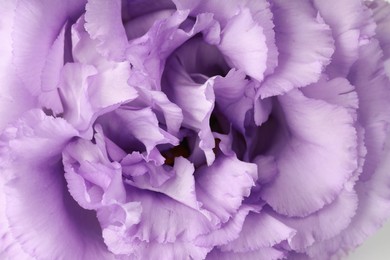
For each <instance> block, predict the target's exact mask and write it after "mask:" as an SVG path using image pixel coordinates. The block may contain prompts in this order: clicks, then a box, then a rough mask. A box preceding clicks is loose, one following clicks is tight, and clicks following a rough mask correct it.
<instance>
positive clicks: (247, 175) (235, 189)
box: [195, 155, 257, 223]
mask: <svg viewBox="0 0 390 260" xmlns="http://www.w3.org/2000/svg"><path fill="white" fill-rule="evenodd" d="M195 175H196V195H197V197H198V200H199V201H200V202H201V203H202V204H203V208H205V209H207V210H209V211H210V212H212V213H214V214H215V215H216V216H218V217H219V219H220V220H221V222H222V223H225V222H227V221H228V220H229V218H230V217H232V216H233V215H234V214H235V213H236V212H237V210H238V209H239V208H240V206H241V203H242V200H243V199H244V197H247V196H249V194H250V189H251V188H252V186H253V185H254V182H255V181H256V178H257V167H256V165H255V164H252V163H246V162H242V161H240V160H238V159H237V158H236V157H225V156H222V155H220V156H219V157H218V158H217V159H216V160H215V162H214V163H213V164H212V165H211V166H208V167H206V166H203V167H201V168H199V169H198V170H197V171H196V173H195Z"/></svg>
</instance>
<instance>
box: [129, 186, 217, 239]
mask: <svg viewBox="0 0 390 260" xmlns="http://www.w3.org/2000/svg"><path fill="white" fill-rule="evenodd" d="M127 192H128V200H129V201H139V202H141V205H142V216H141V221H140V223H139V224H137V225H136V226H135V227H132V234H133V236H132V239H135V240H139V241H145V242H158V243H174V242H175V241H177V242H180V241H181V242H189V241H192V240H194V239H195V238H196V237H197V236H199V235H202V234H205V233H208V232H210V231H211V230H212V229H213V226H212V225H211V222H210V221H209V220H208V218H207V217H206V216H205V215H203V214H202V213H201V212H199V211H197V210H195V209H192V208H190V207H187V206H185V205H183V204H182V203H179V202H176V201H174V200H172V199H171V198H169V197H167V196H164V195H161V194H159V193H155V192H150V191H143V190H139V189H137V188H131V189H130V188H128V189H127ZM150 212H153V214H150Z"/></svg>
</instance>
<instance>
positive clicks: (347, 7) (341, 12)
mask: <svg viewBox="0 0 390 260" xmlns="http://www.w3.org/2000/svg"><path fill="white" fill-rule="evenodd" d="M314 5H315V7H316V8H317V9H318V11H319V13H320V14H321V17H322V18H323V19H324V21H325V22H326V23H327V24H328V25H329V26H330V28H331V29H332V34H333V36H334V39H335V52H334V54H333V56H332V62H331V64H329V66H328V67H327V72H328V74H329V75H330V76H331V77H332V78H333V77H337V76H341V77H345V76H346V75H347V74H348V71H349V69H350V68H351V66H352V64H353V63H354V62H355V61H356V60H357V59H358V58H359V46H360V45H361V44H363V43H364V41H367V39H368V38H370V37H372V36H373V35H374V30H375V23H373V19H372V17H371V13H370V12H369V10H368V9H367V8H366V7H365V5H364V3H363V2H361V1H354V0H347V1H337V0H331V1H327V2H324V1H320V0H315V1H314Z"/></svg>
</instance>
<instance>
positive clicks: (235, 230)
mask: <svg viewBox="0 0 390 260" xmlns="http://www.w3.org/2000/svg"><path fill="white" fill-rule="evenodd" d="M254 210H259V207H257V208H256V207H252V206H248V205H243V206H241V207H240V209H239V210H238V212H237V213H236V214H235V215H234V216H233V217H232V218H231V219H230V220H229V221H228V222H226V223H224V224H223V225H221V227H219V228H218V229H216V230H214V231H212V232H210V233H208V234H205V235H200V236H198V237H197V238H196V240H195V244H196V245H198V246H203V247H215V246H219V245H224V244H226V243H229V242H231V241H233V240H236V239H237V238H238V236H239V235H240V232H242V228H243V224H244V221H246V217H247V215H248V214H249V212H250V211H254Z"/></svg>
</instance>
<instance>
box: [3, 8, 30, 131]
mask: <svg viewBox="0 0 390 260" xmlns="http://www.w3.org/2000/svg"><path fill="white" fill-rule="evenodd" d="M16 6H17V2H16V1H4V2H3V3H2V6H1V8H0V17H1V30H0V39H1V44H0V57H1V59H0V84H1V88H0V111H1V114H0V129H1V130H2V129H4V128H5V126H6V125H7V124H8V123H10V122H11V120H14V119H15V118H18V117H19V116H20V115H21V114H23V112H25V111H27V110H29V109H30V108H33V107H35V105H36V104H35V103H36V100H35V98H33V97H32V96H31V95H30V92H28V90H27V89H25V88H24V86H23V82H22V81H21V80H20V78H19V77H17V73H16V68H15V67H14V66H13V65H12V55H13V53H12V52H13V51H14V50H13V46H12V37H11V35H12V31H13V29H14V15H15V13H16ZM22 100H23V101H22Z"/></svg>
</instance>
